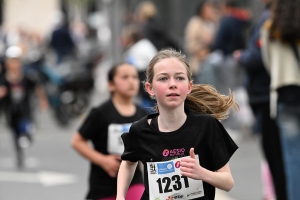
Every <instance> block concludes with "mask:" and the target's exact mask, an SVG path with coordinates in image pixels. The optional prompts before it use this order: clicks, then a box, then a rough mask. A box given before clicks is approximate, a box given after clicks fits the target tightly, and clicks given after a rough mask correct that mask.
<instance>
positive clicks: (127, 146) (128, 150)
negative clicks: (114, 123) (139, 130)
mask: <svg viewBox="0 0 300 200" xmlns="http://www.w3.org/2000/svg"><path fill="white" fill-rule="evenodd" d="M121 137H122V140H123V143H124V152H123V154H122V155H121V159H122V160H128V161H131V162H137V161H139V160H140V158H139V153H138V151H137V138H136V135H135V133H134V131H133V128H132V126H131V128H130V130H129V132H126V133H123V134H122V135H121Z"/></svg>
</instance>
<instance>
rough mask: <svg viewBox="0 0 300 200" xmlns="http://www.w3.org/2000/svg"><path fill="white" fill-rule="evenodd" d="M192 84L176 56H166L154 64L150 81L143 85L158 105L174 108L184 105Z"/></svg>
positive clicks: (183, 65)
mask: <svg viewBox="0 0 300 200" xmlns="http://www.w3.org/2000/svg"><path fill="white" fill-rule="evenodd" d="M192 85H193V84H192V81H189V79H188V76H187V69H186V66H185V64H184V63H182V62H180V61H179V60H178V59H177V58H166V59H163V60H161V61H159V62H158V63H156V64H155V65H154V76H153V80H152V83H146V85H145V86H146V89H147V92H148V93H149V94H150V95H151V96H153V95H154V96H155V98H156V100H157V104H158V106H159V107H165V108H169V109H174V108H177V107H178V106H181V105H182V106H184V104H183V103H184V100H185V99H186V96H187V95H188V94H189V93H190V92H191V90H192Z"/></svg>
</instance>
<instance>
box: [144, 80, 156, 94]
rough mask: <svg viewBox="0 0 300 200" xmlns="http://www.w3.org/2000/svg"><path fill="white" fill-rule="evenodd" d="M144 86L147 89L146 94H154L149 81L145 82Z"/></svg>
mask: <svg viewBox="0 0 300 200" xmlns="http://www.w3.org/2000/svg"><path fill="white" fill-rule="evenodd" d="M145 88H146V90H147V92H148V94H149V95H150V96H154V95H155V94H154V91H153V87H152V85H151V84H150V83H149V82H146V83H145Z"/></svg>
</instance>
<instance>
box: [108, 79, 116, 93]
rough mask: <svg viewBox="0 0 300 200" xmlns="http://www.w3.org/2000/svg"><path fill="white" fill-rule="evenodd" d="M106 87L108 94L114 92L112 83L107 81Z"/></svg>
mask: <svg viewBox="0 0 300 200" xmlns="http://www.w3.org/2000/svg"><path fill="white" fill-rule="evenodd" d="M107 86H108V90H109V91H110V92H114V91H115V85H114V83H113V82H111V81H109V82H108V83H107Z"/></svg>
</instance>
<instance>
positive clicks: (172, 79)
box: [169, 78, 176, 88]
mask: <svg viewBox="0 0 300 200" xmlns="http://www.w3.org/2000/svg"><path fill="white" fill-rule="evenodd" d="M169 87H170V88H176V82H175V79H174V78H170V84H169Z"/></svg>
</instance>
